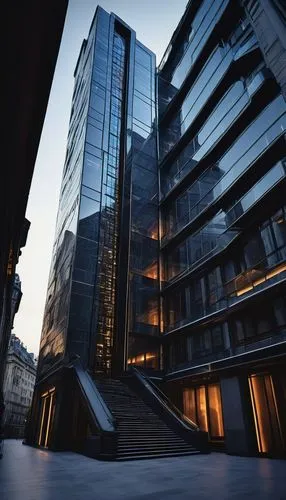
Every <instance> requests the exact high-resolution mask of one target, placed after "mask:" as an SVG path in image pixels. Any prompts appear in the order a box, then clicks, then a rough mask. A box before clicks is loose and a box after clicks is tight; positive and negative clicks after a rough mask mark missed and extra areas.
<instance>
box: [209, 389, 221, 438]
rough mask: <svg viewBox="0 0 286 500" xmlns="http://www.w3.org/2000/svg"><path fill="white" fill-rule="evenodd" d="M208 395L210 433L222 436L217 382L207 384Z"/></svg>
mask: <svg viewBox="0 0 286 500" xmlns="http://www.w3.org/2000/svg"><path fill="white" fill-rule="evenodd" d="M208 397H209V418H210V428H211V435H212V436H214V437H223V436H224V428H223V420H222V409H221V397H220V387H219V385H218V384H211V385H209V386H208Z"/></svg>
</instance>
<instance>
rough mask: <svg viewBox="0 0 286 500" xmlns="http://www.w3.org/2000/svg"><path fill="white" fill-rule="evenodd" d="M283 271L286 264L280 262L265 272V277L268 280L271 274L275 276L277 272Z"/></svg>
mask: <svg viewBox="0 0 286 500" xmlns="http://www.w3.org/2000/svg"><path fill="white" fill-rule="evenodd" d="M283 271H286V264H282V265H281V266H278V267H276V268H275V269H273V270H272V271H270V272H269V273H267V274H266V279H267V280H269V279H270V278H273V276H277V274H280V273H283Z"/></svg>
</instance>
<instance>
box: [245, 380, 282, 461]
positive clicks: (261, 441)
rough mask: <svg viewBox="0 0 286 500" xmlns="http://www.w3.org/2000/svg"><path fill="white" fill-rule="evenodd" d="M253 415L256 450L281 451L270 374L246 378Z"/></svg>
mask: <svg viewBox="0 0 286 500" xmlns="http://www.w3.org/2000/svg"><path fill="white" fill-rule="evenodd" d="M248 383H249V388H250V394H251V402H252V410H253V415H254V422H255V430H256V438H257V445H258V451H259V452H260V453H267V454H277V453H282V452H283V436H282V430H281V425H280V419H279V413H278V408H277V402H276V394H275V389H274V385H273V380H272V376H271V375H270V374H255V375H251V376H250V377H249V378H248Z"/></svg>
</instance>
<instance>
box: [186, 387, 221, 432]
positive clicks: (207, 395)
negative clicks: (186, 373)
mask: <svg viewBox="0 0 286 500" xmlns="http://www.w3.org/2000/svg"><path fill="white" fill-rule="evenodd" d="M183 405H184V413H185V415H186V416H187V417H189V418H190V419H191V420H192V421H194V422H195V423H196V424H197V425H198V426H199V428H200V429H201V430H203V431H206V432H208V433H209V436H210V439H211V440H215V439H223V437H224V428H223V417H222V406H221V395H220V386H219V384H208V385H200V386H198V387H191V388H185V389H184V391H183Z"/></svg>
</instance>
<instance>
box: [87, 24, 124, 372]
mask: <svg viewBox="0 0 286 500" xmlns="http://www.w3.org/2000/svg"><path fill="white" fill-rule="evenodd" d="M111 59H112V62H111V88H110V91H111V96H110V127H109V135H108V147H107V151H108V152H105V151H104V153H103V185H102V202H101V219H100V228H99V251H98V264H97V265H98V268H97V282H96V287H95V305H94V318H95V325H96V360H95V371H97V372H101V371H102V372H104V373H110V369H111V357H112V346H113V341H114V321H115V293H116V272H117V267H116V266H117V263H116V262H117V254H118V217H119V190H120V186H119V170H120V161H121V160H120V155H121V147H122V145H121V131H122V127H123V126H124V123H125V111H124V96H125V92H126V73H125V71H126V39H125V38H124V37H123V36H122V35H121V34H120V33H118V32H116V31H114V35H113V40H112V55H111Z"/></svg>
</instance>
